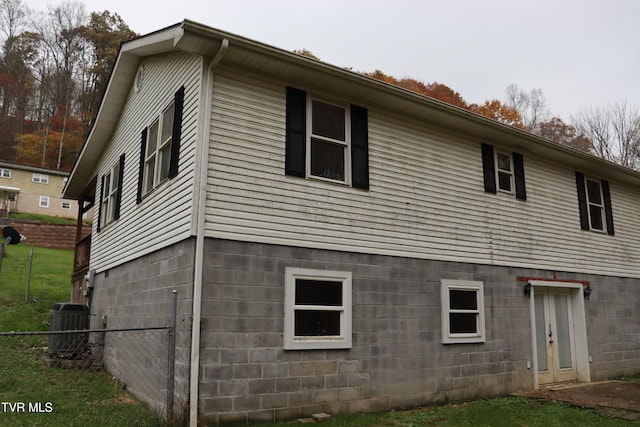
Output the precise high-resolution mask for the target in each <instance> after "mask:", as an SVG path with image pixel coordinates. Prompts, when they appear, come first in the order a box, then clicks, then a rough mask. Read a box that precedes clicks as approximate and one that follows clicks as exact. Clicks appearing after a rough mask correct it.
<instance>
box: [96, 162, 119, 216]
mask: <svg viewBox="0 0 640 427" xmlns="http://www.w3.org/2000/svg"><path fill="white" fill-rule="evenodd" d="M119 172H120V163H119V162H116V163H115V164H114V165H113V166H112V167H111V169H109V171H108V172H107V173H105V174H104V177H105V180H104V182H107V181H108V184H109V186H108V187H109V188H103V189H102V191H104V194H103V195H102V206H101V207H100V214H101V215H102V218H101V219H100V221H101V223H100V224H101V226H105V225H107V224H110V223H112V222H113V221H114V220H115V211H116V199H117V198H118V178H119V177H120V173H119Z"/></svg>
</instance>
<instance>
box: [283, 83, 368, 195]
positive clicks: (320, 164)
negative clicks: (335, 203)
mask: <svg viewBox="0 0 640 427" xmlns="http://www.w3.org/2000/svg"><path fill="white" fill-rule="evenodd" d="M286 102H287V111H286V146H285V148H286V152H285V173H286V174H287V175H291V176H297V177H301V178H313V179H319V180H323V181H328V182H335V183H339V184H345V185H349V186H352V187H356V188H362V189H369V148H368V145H369V142H368V113H367V110H366V109H365V108H362V107H358V106H356V105H348V104H341V103H338V102H332V101H329V100H326V99H323V98H320V97H314V96H311V95H307V93H306V92H305V91H302V90H299V89H294V88H291V87H288V88H287V97H286Z"/></svg>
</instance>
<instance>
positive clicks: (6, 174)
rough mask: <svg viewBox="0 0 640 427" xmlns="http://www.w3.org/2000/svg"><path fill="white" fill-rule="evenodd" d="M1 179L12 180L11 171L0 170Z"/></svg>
mask: <svg viewBox="0 0 640 427" xmlns="http://www.w3.org/2000/svg"><path fill="white" fill-rule="evenodd" d="M0 178H11V169H6V168H0Z"/></svg>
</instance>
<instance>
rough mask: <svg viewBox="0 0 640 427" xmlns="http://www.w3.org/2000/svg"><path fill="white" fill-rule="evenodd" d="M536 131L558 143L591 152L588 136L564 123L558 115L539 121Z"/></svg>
mask: <svg viewBox="0 0 640 427" xmlns="http://www.w3.org/2000/svg"><path fill="white" fill-rule="evenodd" d="M536 133H537V134H538V135H540V136H542V137H543V138H547V139H550V140H552V141H555V142H557V143H559V144H562V145H566V146H568V147H572V148H575V149H578V150H580V151H584V152H587V153H591V152H592V148H593V144H592V143H591V141H590V140H589V138H587V137H586V136H585V135H583V134H582V133H580V132H579V131H578V129H576V128H575V127H574V126H572V125H568V124H566V123H565V122H564V121H562V119H560V118H559V117H553V118H552V119H551V120H549V121H546V122H542V123H540V124H539V125H538V128H537V132H536Z"/></svg>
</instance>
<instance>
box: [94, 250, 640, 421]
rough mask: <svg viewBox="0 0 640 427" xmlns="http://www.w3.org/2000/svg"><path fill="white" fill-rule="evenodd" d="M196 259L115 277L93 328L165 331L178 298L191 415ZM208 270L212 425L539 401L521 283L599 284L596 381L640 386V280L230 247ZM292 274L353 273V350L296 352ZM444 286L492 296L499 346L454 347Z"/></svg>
mask: <svg viewBox="0 0 640 427" xmlns="http://www.w3.org/2000/svg"><path fill="white" fill-rule="evenodd" d="M194 247H195V241H194V239H188V240H186V241H184V242H181V243H178V244H176V245H173V246H171V247H169V248H165V249H162V250H160V251H158V252H156V253H153V254H151V255H148V256H145V257H142V258H140V259H138V260H135V261H132V262H129V263H126V264H124V265H121V266H119V267H116V268H113V269H111V270H109V271H108V272H101V273H100V274H99V275H98V277H97V281H96V288H95V293H94V304H93V307H92V314H94V315H93V316H92V327H96V326H97V325H98V324H99V321H100V316H101V315H102V314H107V315H108V325H107V327H111V328H115V327H125V326H140V325H149V326H157V324H158V323H161V324H163V323H164V322H165V321H166V319H168V316H169V313H170V305H169V304H170V302H169V301H170V294H171V290H172V289H177V290H178V293H179V298H180V302H179V314H178V337H177V340H178V349H177V371H176V393H177V395H178V396H179V397H182V398H184V401H185V402H186V401H187V397H188V378H189V359H190V349H189V346H190V339H191V336H190V329H191V309H192V300H191V295H192V291H193V290H192V278H193V267H194V266H193V260H194ZM204 265H205V271H204V282H205V283H204V288H203V302H202V316H203V318H202V331H201V353H200V362H201V369H200V396H199V402H200V413H201V416H202V421H203V422H206V423H222V422H227V421H246V420H274V419H290V418H296V417H300V416H303V415H308V414H311V413H315V412H329V413H338V412H343V413H349V412H364V411H381V410H387V409H390V408H398V407H407V406H415V405H420V404H427V403H436V402H445V401H448V400H463V399H473V398H478V397H484V396H491V395H500V394H505V393H509V392H513V391H517V390H526V389H531V388H532V387H533V372H532V370H531V369H529V368H528V362H530V361H531V358H532V346H531V324H530V312H529V300H528V298H527V297H525V296H524V294H523V286H524V283H522V282H518V277H537V278H552V277H556V278H557V279H570V280H581V281H588V282H589V283H590V284H591V288H592V289H593V293H592V294H591V296H590V299H589V300H586V301H585V311H586V321H587V335H588V345H589V353H590V356H591V357H592V363H591V364H590V368H591V379H592V381H595V380H604V379H611V378H614V377H616V376H619V375H625V374H632V373H636V372H640V314H639V310H637V301H639V300H640V280H638V279H628V278H616V277H607V276H598V275H584V274H579V273H576V274H571V273H561V272H556V273H554V272H551V271H544V270H536V269H521V268H509V267H498V266H485V265H474V264H463V263H453V262H440V261H433V260H418V259H409V258H401V257H391V256H379V255H367V254H356V253H348V252H337V251H326V250H316V249H305V248H293V247H284V246H277V245H267V244H258V243H242V242H235V241H228V240H217V239H206V248H205V262H204ZM287 267H300V268H312V269H326V270H338V271H350V272H352V274H353V292H352V298H353V304H352V307H353V315H352V318H353V328H352V329H353V347H352V348H351V349H349V350H284V349H283V329H284V278H285V276H284V272H285V269H286V268H287ZM554 275H555V276H554ZM441 279H458V280H474V281H482V282H483V283H484V294H485V319H486V337H487V340H486V342H485V343H481V344H447V345H445V344H442V342H441V319H440V318H441V308H440V305H441V299H440V281H441ZM106 344H107V346H106V351H105V365H106V366H107V367H108V368H112V369H115V368H116V364H115V363H114V360H115V356H114V355H116V354H117V351H118V345H119V344H118V343H117V342H116V341H115V340H114V341H113V342H109V341H107V343H106ZM136 351H138V352H139V353H140V354H148V352H149V346H148V345H147V343H146V342H145V341H144V340H141V341H140V343H139V349H137V350H136ZM154 351H159V352H164V350H163V349H161V348H159V347H158V349H157V350H154ZM161 387H162V386H161ZM164 391H165V390H158V391H157V392H156V394H158V395H159V396H160V395H162V393H163V392H164ZM159 398H162V396H160V397H159ZM150 399H151V400H153V399H154V398H153V397H150Z"/></svg>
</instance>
